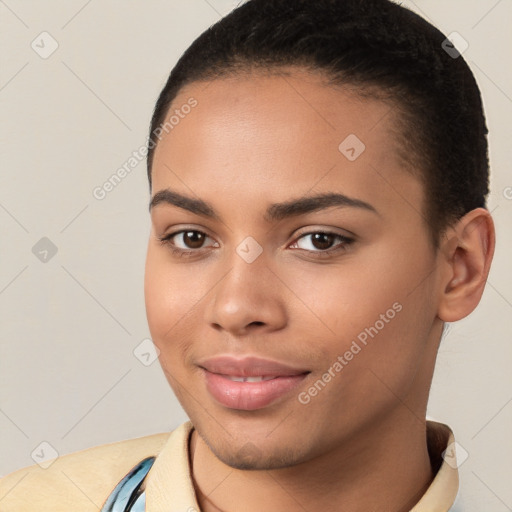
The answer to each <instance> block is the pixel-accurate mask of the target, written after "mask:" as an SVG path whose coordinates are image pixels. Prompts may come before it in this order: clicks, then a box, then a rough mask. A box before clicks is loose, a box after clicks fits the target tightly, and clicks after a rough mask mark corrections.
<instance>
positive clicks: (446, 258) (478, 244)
mask: <svg viewBox="0 0 512 512" xmlns="http://www.w3.org/2000/svg"><path fill="white" fill-rule="evenodd" d="M494 247H495V230H494V222H493V220H492V217H491V214H490V213H489V212H488V211H487V210H486V209H485V208H476V209H474V210H471V211H470V212H468V213H467V214H466V215H464V217H462V218H461V219H460V220H459V221H458V222H457V224H456V225H455V226H454V227H453V228H452V229H451V236H450V237H448V239H447V241H446V242H445V243H444V245H443V248H442V251H441V254H442V258H443V259H442V261H441V262H440V264H441V265H443V266H444V267H445V272H443V273H442V275H443V280H442V282H441V283H440V286H441V300H440V303H439V309H438V316H439V318H440V319H441V320H443V321H445V322H455V321H457V320H461V319H462V318H465V317H466V316H468V315H469V314H470V313H471V312H472V311H473V310H474V309H475V308H476V307H477V305H478V303H479V302H480V299H481V297H482V294H483V291H484V288H485V283H486V281H487V277H488V275H489V270H490V266H491V262H492V258H493V255H494Z"/></svg>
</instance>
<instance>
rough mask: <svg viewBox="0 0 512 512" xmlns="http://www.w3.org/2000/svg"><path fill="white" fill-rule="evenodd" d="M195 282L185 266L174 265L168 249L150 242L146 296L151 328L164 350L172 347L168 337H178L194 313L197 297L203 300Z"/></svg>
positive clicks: (155, 339) (147, 259) (160, 347)
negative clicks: (169, 345)
mask: <svg viewBox="0 0 512 512" xmlns="http://www.w3.org/2000/svg"><path fill="white" fill-rule="evenodd" d="M192 282H194V281H191V276H189V271H186V270H185V266H184V265H170V264H169V261H168V257H166V255H165V251H162V250H161V248H156V247H152V246H151V245H150V247H149V248H148V253H147V258H146V270H145V275H144V297H145V303H146V315H147V319H148V325H149V329H150V332H151V335H152V339H153V342H154V343H155V344H156V345H157V347H158V348H159V349H160V351H164V350H168V347H167V346H166V345H167V344H168V340H170V339H174V338H175V331H176V330H178V329H180V328H182V324H183V323H184V322H185V323H186V318H187V315H191V314H193V306H194V303H195V302H194V299H196V302H197V300H199V297H200V294H199V292H200V290H198V287H197V286H196V283H195V282H194V285H193V286H191V285H190V283H192ZM187 283H188V285H187ZM195 295H198V297H197V298H196V297H195Z"/></svg>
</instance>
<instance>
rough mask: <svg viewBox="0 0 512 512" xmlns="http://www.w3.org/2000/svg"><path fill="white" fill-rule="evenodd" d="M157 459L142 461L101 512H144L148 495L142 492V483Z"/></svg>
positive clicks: (110, 497) (117, 488) (149, 458)
mask: <svg viewBox="0 0 512 512" xmlns="http://www.w3.org/2000/svg"><path fill="white" fill-rule="evenodd" d="M153 462H155V457H147V458H146V459H144V460H141V461H140V462H139V463H138V464H137V465H136V466H135V467H133V468H132V469H131V470H130V472H129V473H128V474H127V475H126V476H125V477H124V478H123V479H122V480H121V481H120V482H119V483H118V484H117V485H116V487H115V489H114V490H113V491H112V493H111V494H110V496H109V497H108V498H107V501H105V504H104V505H103V507H102V509H101V512H144V509H145V508H146V495H145V493H144V491H141V490H140V487H141V485H142V482H143V481H144V478H146V475H147V474H148V472H149V470H150V469H151V466H152V465H153Z"/></svg>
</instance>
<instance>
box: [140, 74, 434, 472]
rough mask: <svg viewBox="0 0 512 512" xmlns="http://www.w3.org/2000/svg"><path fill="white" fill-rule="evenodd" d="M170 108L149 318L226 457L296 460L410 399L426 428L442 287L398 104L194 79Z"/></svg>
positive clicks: (172, 379) (183, 397)
mask: <svg viewBox="0 0 512 512" xmlns="http://www.w3.org/2000/svg"><path fill="white" fill-rule="evenodd" d="M187 104H189V105H194V106H193V107H192V108H183V106H184V105H187ZM180 109H181V110H180ZM176 110H179V111H180V112H181V116H180V115H179V113H176ZM173 114H176V116H177V117H179V122H177V123H176V122H174V123H173V124H172V129H169V130H168V132H167V133H165V132H164V134H163V136H162V138H161V140H160V142H159V144H158V146H157V148H156V151H155V157H154V163H153V170H152V179H153V186H152V188H153V190H152V198H153V206H152V208H151V221H152V228H151V235H150V239H149V245H148V252H147V263H146V274H145V298H146V309H147V316H148V322H149V327H150V331H151V335H152V338H153V341H154V343H155V344H156V346H157V347H158V348H159V350H160V363H161V365H162V368H163V370H164V372H165V375H166V377H167V379H168V381H169V383H170V385H171V386H172V388H173V390H174V392H175V393H176V395H177V397H178V399H179V400H180V403H181V404H182V406H183V408H184V409H185V411H186V413H187V414H188V415H189V417H190V419H191V420H192V422H193V424H194V426H195V428H196V429H197V431H198V433H199V434H200V435H201V437H202V438H203V439H204V440H205V441H206V443H207V444H208V446H209V447H210V448H211V450H212V451H213V452H214V453H215V455H216V456H217V457H218V458H219V459H220V460H222V461H224V462H225V463H227V464H230V465H232V466H233V467H240V468H242V467H245V468H248V467H250V468H261V469H263V468H267V469H268V468H275V467H283V466H290V465H294V464H298V463H300V462H304V461H307V460H309V459H312V458H314V457H317V456H320V455H322V454H324V453H327V452H328V451H332V450H333V449H336V447H339V446H342V445H343V443H345V442H346V441H347V440H349V439H354V438H355V437H357V436H358V435H361V433H362V432H370V431H372V429H376V428H378V427H379V425H380V426H381V425H383V424H384V423H383V422H385V421H387V420H390V421H391V419H392V418H394V417H397V415H398V414H403V410H404V407H403V403H407V406H408V407H407V408H406V409H407V411H408V412H407V414H413V413H417V415H418V417H421V414H424V410H423V409H424V407H425V404H426V399H427V395H428V387H429V385H430V379H431V375H432V368H433V363H434V360H435V356H434V354H435V353H436V350H437V344H438V342H439V335H440V332H441V330H440V329H441V325H440V324H439V323H438V319H437V318H436V305H437V302H436V295H437V289H438V288H439V286H438V282H439V276H438V273H437V272H436V258H437V256H436V253H435V252H433V250H432V248H431V246H430V243H429V234H428V231H427V228H426V225H425V221H424V219H423V217H422V215H421V214H420V212H421V211H422V208H423V189H422V186H421V184H420V182H419V181H418V180H416V179H415V178H414V177H413V176H412V175H411V174H409V173H408V172H406V171H405V170H404V167H403V164H402V163H401V161H400V159H399V157H398V156H397V143H396V141H395V138H396V132H395V131H394V130H393V129H392V126H393V125H392V123H393V119H394V111H393V109H392V108H391V107H390V106H389V105H387V104H385V103H382V102H379V101H377V100H369V99H364V100H363V99H360V98H357V97H356V96H354V95H353V94H350V93H349V92H348V91H344V90H343V89H340V88H338V89H335V88H332V87H328V86H326V85H325V84H324V83H323V82H322V80H321V78H320V77H319V76H315V75H312V74H308V73H306V72H304V71H298V70H296V71H294V72H292V73H291V74H289V75H287V76H263V75H261V76H256V75H253V76H245V77H235V78H225V79H221V80H220V79H219V80H215V81H212V82H210V83H207V84H204V83H196V84H192V85H189V86H187V87H186V88H185V89H183V90H182V91H181V93H180V94H179V96H178V97H177V98H176V99H175V101H174V102H173V105H172V107H171V110H170V112H169V114H168V116H167V119H168V118H169V116H170V115H173ZM174 121H176V119H175V120H174ZM363 144H364V146H363ZM182 196H185V197H182Z"/></svg>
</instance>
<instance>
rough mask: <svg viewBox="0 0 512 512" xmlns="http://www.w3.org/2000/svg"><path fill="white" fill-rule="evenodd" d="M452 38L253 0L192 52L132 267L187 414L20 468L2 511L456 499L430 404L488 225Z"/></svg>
mask: <svg viewBox="0 0 512 512" xmlns="http://www.w3.org/2000/svg"><path fill="white" fill-rule="evenodd" d="M447 50H449V51H447ZM453 50H454V48H453V45H451V46H450V45H449V46H448V47H447V43H446V36H445V35H443V34H442V33H441V32H440V31H439V30H437V29H436V28H434V27H433V26H432V25H430V24H429V23H427V22H426V21H425V20H424V19H422V18H421V17H419V16H418V15H416V14H414V13H412V12H411V11H409V10H407V9H405V8H404V7H401V6H399V5H398V4H395V3H392V2H390V1H388V0H364V1H362V0H316V1H314V2H313V1H311V0H250V1H248V2H247V3H245V4H243V5H241V6H240V7H239V8H237V9H236V10H235V11H233V12H232V13H231V14H229V15H228V16H227V17H225V18H223V19H222V20H221V21H219V22H218V23H217V24H215V25H214V26H213V27H211V28H210V29H208V30H207V31H205V32H204V33H203V34H202V35H201V36H200V37H199V38H198V39H197V40H196V41H195V42H194V43H193V44H192V45H191V47H190V48H189V49H188V50H187V51H186V52H185V53H184V55H183V56H182V58H181V59H180V61H179V62H178V63H177V65H176V66H175V68H174V69H173V71H172V72H171V74H170V77H169V80H168V82H167V84H166V85H165V87H164V89H163V91H162V93H161V95H160V97H159V99H158V101H157V104H156V107H155V111H154V115H153V119H152V123H151V129H150V139H149V144H148V147H149V153H148V177H149V183H150V191H151V199H150V214H151V221H152V229H151V235H150V239H149V244H148V251H147V262H146V274H145V298H146V309H147V316H148V323H149V328H150V331H151V334H152V339H153V341H154V343H155V345H156V346H157V347H158V349H159V351H160V356H159V357H160V363H161V366H162V368H163V371H164V373H165V375H166V377H167V380H168V381H169V384H170V385H171V387H172V389H173V390H174V392H175V394H176V396H177V397H178V399H179V401H180V403H181V405H182V406H183V408H184V410H185V411H186V413H187V414H188V416H189V418H190V421H188V422H187V423H185V424H183V425H182V426H181V427H179V428H178V429H176V430H175V431H173V432H172V433H170V434H169V433H168V434H159V435H155V436H148V437H145V438H140V439H134V440H129V441H123V442H120V443H115V444H111V445H104V446H101V447H96V448H91V449H89V450H85V451H82V452H78V453H75V454H71V455H68V456H64V457H61V458H60V459H59V460H58V461H57V462H55V464H53V465H52V466H51V467H50V468H49V469H48V470H46V471H43V470H41V469H40V468H36V467H34V469H33V471H31V472H29V473H28V476H26V479H24V480H23V481H22V482H18V483H16V481H17V479H19V477H20V474H21V473H20V472H16V473H14V474H12V475H10V476H8V477H6V478H5V479H4V480H3V482H2V483H1V484H0V490H1V492H0V496H1V493H2V492H3V493H5V492H6V490H7V489H9V488H10V487H12V486H13V485H15V484H16V489H15V490H14V491H12V492H11V493H10V495H9V496H6V497H5V499H4V500H3V501H0V507H2V506H3V508H2V510H5V511H6V512H7V511H9V512H10V511H13V512H14V511H16V512H19V511H21V510H27V511H28V510H40V511H42V510H52V511H60V510H62V511H63V510H74V511H82V510H83V511H86V510H87V511H88V510H91V511H92V510H98V509H99V508H100V506H101V507H102V510H104V511H106V510H112V511H114V510H115V511H129V510H131V511H133V512H137V511H141V510H148V511H150V512H164V511H165V512H171V511H172V512H174V511H176V512H177V511H183V512H184V511H189V512H192V511H199V510H201V511H203V512H215V511H225V512H240V511H245V512H255V511H261V510H265V511H266V512H277V511H283V510H286V511H303V510H307V511H318V510H322V511H324V512H328V511H339V510H343V511H346V512H363V511H365V512H368V511H377V510H379V511H388V512H402V511H410V510H412V511H414V512H427V511H429V512H430V511H439V512H441V511H443V512H444V511H448V510H452V511H454V510H461V509H460V508H458V507H460V498H459V501H458V502H457V503H455V505H454V502H455V501H456V497H457V490H458V472H457V465H456V463H455V462H454V461H455V453H454V451H455V444H454V443H455V437H454V434H453V432H452V431H451V429H450V427H449V426H448V425H445V424H443V423H439V422H434V421H427V420H426V407H427V402H428V395H429V389H430V385H431V380H432V375H433V371H434V366H435V361H436V355H437V351H438V347H439V344H440V341H441V338H442V334H443V328H444V325H445V323H446V322H454V321H457V320H460V319H462V318H465V317H466V316H467V315H469V314H470V313H471V312H472V311H473V310H474V309H475V307H476V306H477V305H478V303H479V301H480V299H481V296H482V293H483V290H484V287H485V282H486V279H487V276H488V273H489V268H490V264H491V260H492V256H493V251H494V243H495V240H494V227H493V221H492V218H491V215H490V214H489V212H488V210H487V209H486V195H487V194H488V158H487V140H486V134H487V129H486V123H485V117H484V113H483V109H482V103H481V99H480V93H479V90H478V87H477V85H476V82H475V80H474V77H473V75H472V73H471V71H470V69H469V67H468V66H467V64H466V63H465V62H464V60H463V58H462V56H461V55H460V54H457V53H455V54H454V51H453ZM64 474H65V475H67V477H65V476H63V475H64ZM66 478H67V479H66Z"/></svg>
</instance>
